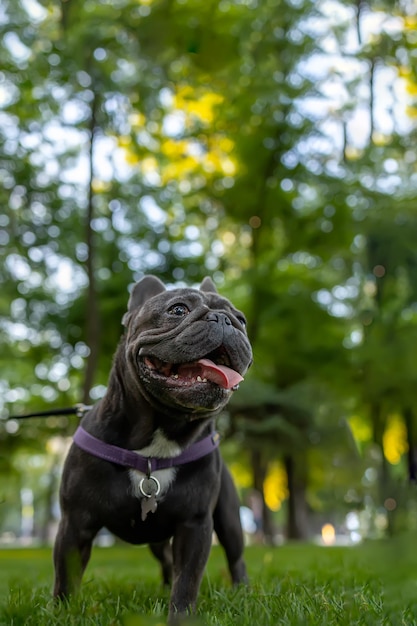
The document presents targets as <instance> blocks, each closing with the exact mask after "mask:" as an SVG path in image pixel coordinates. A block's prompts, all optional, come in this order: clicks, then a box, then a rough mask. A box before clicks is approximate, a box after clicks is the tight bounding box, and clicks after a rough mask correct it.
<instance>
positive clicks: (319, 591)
mask: <svg viewBox="0 0 417 626" xmlns="http://www.w3.org/2000/svg"><path fill="white" fill-rule="evenodd" d="M416 548H417V537H416V536H415V535H407V536H403V537H401V538H396V539H392V540H386V541H378V542H370V543H365V544H363V545H360V546H356V547H350V548H348V547H331V548H329V547H320V546H316V545H310V544H287V545H284V546H281V547H276V548H268V547H266V546H261V547H260V546H250V547H248V548H247V550H246V560H247V564H248V569H249V575H250V578H251V585H250V587H249V588H244V587H240V588H237V589H233V588H232V587H231V585H230V583H229V580H228V574H227V569H226V566H225V561H224V558H223V554H222V550H221V548H220V547H218V546H215V547H214V548H213V550H212V554H211V556H210V560H209V563H208V566H207V571H206V574H205V577H204V580H203V583H202V586H201V592H200V597H199V603H198V612H197V616H196V617H195V618H192V619H190V620H187V621H186V623H187V624H196V625H218V626H232V625H233V626H235V625H239V626H254V625H256V626H275V625H292V626H295V625H297V626H298V625H299V626H302V625H317V626H326V625H329V626H330V625H335V624H340V625H346V626H352V625H355V624H357V625H361V626H362V625H372V626H375V625H384V626H385V625H386V626H388V625H393V626H397V625H403V626H414V625H417V550H416ZM51 585H52V560H51V550H50V549H47V548H39V549H5V550H2V551H0V624H1V625H2V626H3V625H6V624H7V625H10V626H20V625H21V626H23V625H24V626H30V625H41V624H42V625H43V624H47V625H48V626H54V625H58V624H59V625H60V626H63V625H70V624H71V625H72V626H76V625H80V626H81V625H82V626H88V625H93V624H99V625H100V626H116V625H121V626H145V625H146V626H148V625H149V626H152V625H155V626H156V625H160V626H162V625H163V624H165V623H166V615H167V605H168V595H169V594H168V591H167V590H165V589H163V588H162V587H161V584H160V580H159V571H158V565H157V563H156V562H155V561H154V560H153V558H152V557H151V556H150V554H149V553H148V550H147V548H145V547H128V546H116V547H112V548H95V550H94V551H93V555H92V558H91V561H90V564H89V566H88V568H87V571H86V573H85V576H84V581H83V588H82V591H81V593H80V594H79V596H77V597H76V599H74V600H73V602H72V603H71V605H70V606H67V607H63V606H60V607H56V606H54V604H53V602H52V601H51Z"/></svg>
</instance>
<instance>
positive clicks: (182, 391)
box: [123, 276, 252, 417]
mask: <svg viewBox="0 0 417 626" xmlns="http://www.w3.org/2000/svg"><path fill="white" fill-rule="evenodd" d="M123 323H124V325H125V326H126V327H127V336H126V344H125V350H126V353H125V354H126V361H127V367H128V368H130V374H131V375H133V376H134V378H135V379H136V381H137V383H138V385H139V387H140V390H141V392H142V394H143V395H144V396H145V397H146V398H147V400H148V401H149V402H150V403H151V404H152V405H153V406H155V407H157V408H159V409H162V410H164V411H165V412H167V411H169V410H171V411H172V410H174V411H175V412H178V411H179V410H180V411H181V413H183V414H184V413H186V414H189V415H190V417H191V416H193V417H198V416H201V417H203V416H207V415H208V414H212V413H214V412H216V411H219V410H220V409H221V408H222V407H224V406H225V404H226V403H227V402H228V400H229V399H230V396H231V395H232V393H233V391H234V390H235V389H236V388H237V386H238V385H239V383H240V381H242V380H243V376H244V374H245V372H246V371H247V369H248V368H249V366H250V364H251V362H252V350H251V346H250V343H249V340H248V338H247V335H246V329H245V326H246V322H245V317H244V315H243V313H241V312H240V311H238V310H237V309H235V307H234V306H233V305H232V304H231V303H230V302H229V300H227V299H226V298H223V297H221V296H220V295H219V294H218V293H217V291H216V288H215V286H214V284H213V282H212V281H211V280H210V279H209V278H206V279H204V281H203V283H202V284H201V286H200V289H189V288H184V289H173V290H167V289H166V288H165V286H164V285H163V283H161V281H160V280H159V279H157V278H156V277H154V276H145V277H144V278H143V279H142V280H141V281H139V282H138V283H136V285H135V286H134V288H133V290H132V293H131V295H130V299H129V305H128V312H127V313H126V314H125V316H124V318H123Z"/></svg>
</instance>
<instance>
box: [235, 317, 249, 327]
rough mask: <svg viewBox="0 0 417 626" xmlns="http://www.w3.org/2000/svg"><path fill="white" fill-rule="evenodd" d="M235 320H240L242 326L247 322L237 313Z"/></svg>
mask: <svg viewBox="0 0 417 626" xmlns="http://www.w3.org/2000/svg"><path fill="white" fill-rule="evenodd" d="M237 320H238V322H240V323H241V324H242V326H246V324H247V322H246V320H245V318H244V317H243V315H238V316H237Z"/></svg>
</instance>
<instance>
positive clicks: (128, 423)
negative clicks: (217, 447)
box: [84, 376, 214, 450]
mask: <svg viewBox="0 0 417 626" xmlns="http://www.w3.org/2000/svg"><path fill="white" fill-rule="evenodd" d="M122 387H124V379H123V377H122V376H120V377H119V376H110V380H109V386H108V389H107V392H106V394H105V396H104V397H103V398H102V399H101V400H100V402H99V403H97V404H96V405H95V406H94V407H93V409H92V410H91V411H90V412H89V413H88V414H87V416H86V417H85V418H84V419H85V422H84V423H85V424H88V425H89V426H90V427H91V428H90V430H91V432H92V434H94V435H95V436H97V437H100V438H102V439H103V440H104V441H107V442H108V443H113V444H114V445H118V446H121V447H124V448H128V449H131V450H139V449H142V448H144V447H146V446H148V445H150V443H151V442H152V439H153V436H154V433H155V431H157V430H159V431H161V432H162V433H163V434H164V436H165V437H166V438H167V439H168V440H171V441H175V442H176V443H178V445H179V446H180V447H181V448H186V447H187V446H189V445H190V444H191V443H193V442H194V441H196V440H198V439H199V438H201V437H203V436H204V435H207V434H208V433H209V432H211V431H213V430H214V417H210V418H202V419H194V420H190V417H189V415H187V414H184V415H181V414H180V412H179V411H177V412H176V414H174V413H175V412H174V411H172V415H171V414H170V413H169V411H167V412H166V413H165V412H164V413H162V412H160V411H158V409H156V408H154V407H152V406H151V405H149V403H148V402H147V401H146V400H145V399H144V398H143V396H142V395H141V394H137V395H136V397H135V398H134V399H132V396H131V393H130V395H129V394H127V393H126V392H125V390H124V389H122ZM130 391H131V390H130ZM126 398H129V400H126Z"/></svg>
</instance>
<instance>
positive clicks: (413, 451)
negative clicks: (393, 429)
mask: <svg viewBox="0 0 417 626" xmlns="http://www.w3.org/2000/svg"><path fill="white" fill-rule="evenodd" d="M403 416H404V422H405V427H406V430H407V443H408V452H407V462H408V476H409V479H410V482H413V483H416V482H417V441H416V432H415V431H416V428H415V423H414V414H413V410H412V409H411V408H410V407H407V408H406V409H404V412H403Z"/></svg>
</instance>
